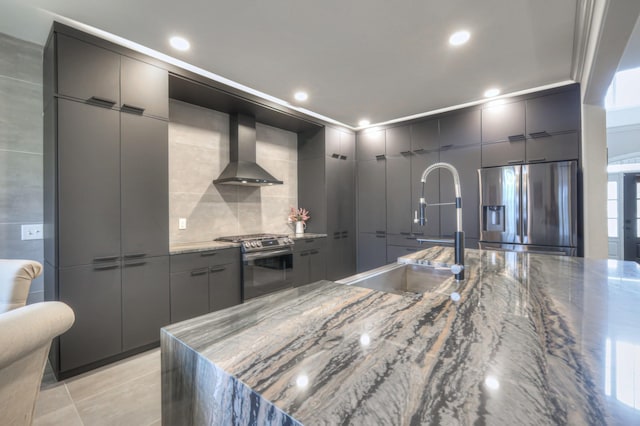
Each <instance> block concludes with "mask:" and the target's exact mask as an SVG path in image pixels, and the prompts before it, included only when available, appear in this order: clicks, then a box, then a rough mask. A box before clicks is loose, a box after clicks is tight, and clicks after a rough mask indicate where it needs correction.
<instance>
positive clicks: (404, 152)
mask: <svg viewBox="0 0 640 426" xmlns="http://www.w3.org/2000/svg"><path fill="white" fill-rule="evenodd" d="M412 154H413V153H412V152H411V151H400V155H412Z"/></svg>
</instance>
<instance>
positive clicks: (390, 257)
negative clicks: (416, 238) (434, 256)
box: [387, 246, 425, 263]
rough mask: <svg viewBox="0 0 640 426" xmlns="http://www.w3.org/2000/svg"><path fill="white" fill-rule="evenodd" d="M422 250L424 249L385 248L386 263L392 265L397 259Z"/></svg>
mask: <svg viewBox="0 0 640 426" xmlns="http://www.w3.org/2000/svg"><path fill="white" fill-rule="evenodd" d="M424 249H425V247H403V246H387V263H394V262H396V261H397V260H398V258H399V257H402V256H406V255H408V254H411V253H415V252H417V251H420V250H424Z"/></svg>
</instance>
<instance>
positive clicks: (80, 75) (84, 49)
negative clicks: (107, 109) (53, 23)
mask: <svg viewBox="0 0 640 426" xmlns="http://www.w3.org/2000/svg"><path fill="white" fill-rule="evenodd" d="M57 43H58V48H57V55H58V57H57V59H58V70H57V76H58V81H57V90H56V92H57V93H58V94H61V95H66V96H70V97H73V98H77V99H81V100H85V101H94V102H97V103H104V104H106V106H109V104H110V106H114V105H119V104H120V55H118V54H117V53H114V52H111V51H109V50H106V49H102V48H100V47H97V46H94V45H92V44H89V43H85V42H83V41H80V40H77V39H75V38H72V37H68V36H66V35H62V34H58V35H57Z"/></svg>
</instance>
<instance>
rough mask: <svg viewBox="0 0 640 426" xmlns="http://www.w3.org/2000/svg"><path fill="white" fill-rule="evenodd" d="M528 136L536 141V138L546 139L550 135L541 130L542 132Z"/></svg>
mask: <svg viewBox="0 0 640 426" xmlns="http://www.w3.org/2000/svg"><path fill="white" fill-rule="evenodd" d="M529 136H531V137H532V138H534V139H537V138H547V137H549V136H551V135H550V134H549V133H547V132H546V131H544V130H543V131H542V132H533V133H529Z"/></svg>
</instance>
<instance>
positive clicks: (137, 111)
mask: <svg viewBox="0 0 640 426" xmlns="http://www.w3.org/2000/svg"><path fill="white" fill-rule="evenodd" d="M121 111H124V112H129V113H131V114H138V115H142V113H144V108H140V107H137V106H134V105H129V104H122V108H121Z"/></svg>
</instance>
